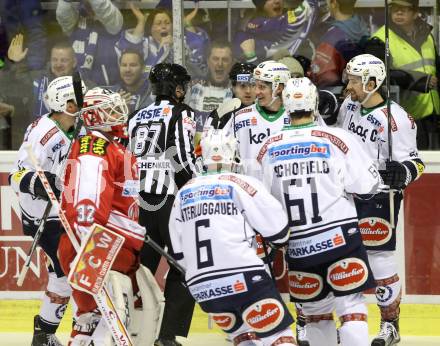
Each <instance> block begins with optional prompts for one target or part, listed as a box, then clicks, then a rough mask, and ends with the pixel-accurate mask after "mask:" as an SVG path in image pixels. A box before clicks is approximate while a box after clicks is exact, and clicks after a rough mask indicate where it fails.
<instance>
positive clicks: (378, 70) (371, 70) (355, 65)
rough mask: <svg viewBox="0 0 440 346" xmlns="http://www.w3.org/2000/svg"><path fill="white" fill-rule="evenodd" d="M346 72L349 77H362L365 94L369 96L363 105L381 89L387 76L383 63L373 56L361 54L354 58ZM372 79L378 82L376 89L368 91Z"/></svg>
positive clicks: (348, 64)
mask: <svg viewBox="0 0 440 346" xmlns="http://www.w3.org/2000/svg"><path fill="white" fill-rule="evenodd" d="M345 72H346V74H347V75H352V76H358V77H361V80H362V87H363V92H364V93H366V94H367V97H366V98H365V100H363V101H362V104H365V103H366V102H367V100H368V99H369V98H370V97H371V95H373V94H374V93H375V92H376V91H377V90H378V89H379V88H380V86H381V85H382V83H383V82H384V80H385V78H386V75H387V74H386V69H385V64H384V63H383V61H382V60H380V59H379V58H376V57H375V56H374V55H371V54H361V55H357V56H355V57H354V58H352V59H351V60H350V61H349V62H348V63H347V66H346V67H345ZM372 78H374V80H375V81H376V87H375V88H374V89H373V90H371V91H368V90H367V85H368V82H369V81H370V80H371V79H372Z"/></svg>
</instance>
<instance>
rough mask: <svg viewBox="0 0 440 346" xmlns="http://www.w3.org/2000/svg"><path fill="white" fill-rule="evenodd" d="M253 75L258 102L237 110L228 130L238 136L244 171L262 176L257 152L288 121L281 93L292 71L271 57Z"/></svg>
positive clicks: (255, 175)
mask: <svg viewBox="0 0 440 346" xmlns="http://www.w3.org/2000/svg"><path fill="white" fill-rule="evenodd" d="M253 77H254V80H255V90H256V97H257V99H256V102H255V103H254V104H252V105H250V106H248V107H245V108H242V109H241V110H239V111H238V112H236V113H235V116H233V117H232V118H231V120H230V121H229V123H228V124H226V125H225V129H226V130H227V131H228V132H232V133H233V134H234V137H235V138H236V139H237V142H238V151H239V154H240V159H241V163H242V165H243V169H244V172H245V173H246V174H248V175H251V176H253V177H256V178H261V175H260V167H259V165H258V163H257V161H256V158H257V155H258V151H259V150H260V148H261V146H262V145H263V142H264V140H265V139H266V138H267V137H269V136H270V135H271V134H274V133H276V132H278V131H280V130H281V129H282V128H283V126H285V125H286V124H288V123H289V117H288V116H287V115H286V113H285V112H284V107H283V102H282V100H281V92H282V90H283V88H284V84H285V83H286V82H287V80H288V79H289V78H290V72H289V69H288V68H287V66H286V65H284V64H281V63H279V62H276V61H272V60H270V61H265V62H262V63H261V64H259V65H258V66H257V67H256V68H255V70H254V75H253Z"/></svg>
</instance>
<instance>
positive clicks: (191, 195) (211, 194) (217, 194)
mask: <svg viewBox="0 0 440 346" xmlns="http://www.w3.org/2000/svg"><path fill="white" fill-rule="evenodd" d="M208 199H214V200H226V199H232V187H231V186H228V185H218V184H216V185H204V186H198V187H194V188H189V189H186V190H183V191H182V192H181V194H180V201H181V203H182V205H185V204H189V203H194V202H197V201H203V200H208Z"/></svg>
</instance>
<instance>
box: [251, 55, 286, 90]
mask: <svg viewBox="0 0 440 346" xmlns="http://www.w3.org/2000/svg"><path fill="white" fill-rule="evenodd" d="M289 78H290V71H289V69H288V67H287V66H286V65H284V64H282V63H280V62H276V61H274V60H268V61H264V62H262V63H261V64H259V65H258V66H257V67H256V68H255V69H254V79H255V80H261V81H264V82H269V83H272V90H275V89H276V88H277V87H278V85H279V84H285V83H286V82H287V81H288V79H289Z"/></svg>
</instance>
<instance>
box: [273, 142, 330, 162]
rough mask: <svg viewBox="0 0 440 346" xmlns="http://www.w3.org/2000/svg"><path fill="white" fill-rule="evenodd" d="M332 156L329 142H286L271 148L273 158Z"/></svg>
mask: <svg viewBox="0 0 440 346" xmlns="http://www.w3.org/2000/svg"><path fill="white" fill-rule="evenodd" d="M329 156H330V150H329V145H328V144H323V143H315V142H305V143H298V144H293V145H292V144H284V145H280V146H276V147H273V148H271V149H269V157H270V158H271V159H272V160H290V159H306V158H310V157H325V158H328V157H329Z"/></svg>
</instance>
